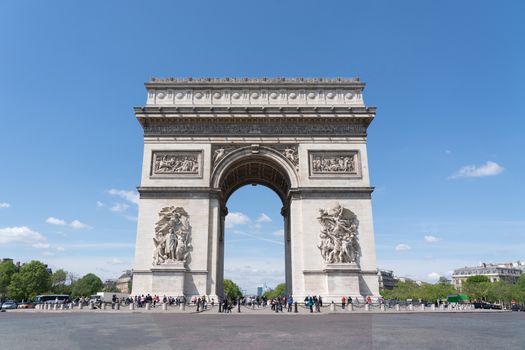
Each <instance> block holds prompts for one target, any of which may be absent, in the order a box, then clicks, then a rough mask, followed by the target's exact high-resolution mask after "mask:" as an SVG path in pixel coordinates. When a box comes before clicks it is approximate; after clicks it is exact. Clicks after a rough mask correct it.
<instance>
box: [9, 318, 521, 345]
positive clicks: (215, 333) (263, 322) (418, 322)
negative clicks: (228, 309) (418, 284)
mask: <svg viewBox="0 0 525 350" xmlns="http://www.w3.org/2000/svg"><path fill="white" fill-rule="evenodd" d="M524 327H525V313H516V312H514V313H511V312H501V313H500V312H495V313H412V314H406V313H400V314H394V313H390V314H378V313H374V314H362V313H361V314H343V313H336V314H326V313H324V314H316V315H309V314H299V315H289V314H286V313H285V314H279V315H269V314H266V315H261V314H260V315H253V314H235V313H233V314H216V313H213V314H212V313H202V314H195V313H188V314H181V313H161V312H152V313H129V312H128V313H122V312H121V313H119V312H117V313H108V312H104V313H102V312H98V313H96V312H55V313H53V312H5V313H0V344H1V346H0V348H1V349H2V350H19V349H20V350H21V349H39V350H46V349H68V350H75V349H94V350H95V349H127V350H132V349H141V350H142V349H155V350H164V349H166V350H183V349H193V350H194V349H210V350H211V349H214V350H215V349H216V350H221V349H228V350H233V349H251V350H256V349H302V350H306V349H323V350H328V349H476V350H481V349H523V347H524V344H525V334H524V333H523V329H524Z"/></svg>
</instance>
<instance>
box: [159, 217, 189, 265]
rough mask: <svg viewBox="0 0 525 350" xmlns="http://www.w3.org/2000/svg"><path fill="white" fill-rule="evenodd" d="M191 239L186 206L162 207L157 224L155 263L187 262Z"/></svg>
mask: <svg viewBox="0 0 525 350" xmlns="http://www.w3.org/2000/svg"><path fill="white" fill-rule="evenodd" d="M189 240H190V223H189V216H188V213H186V211H185V210H184V208H181V207H177V208H175V207H165V208H162V210H161V211H160V213H159V221H157V223H156V225H155V237H154V238H153V242H154V244H155V248H154V250H153V265H160V264H162V263H173V262H186V259H187V257H188V255H189V254H190V249H191V244H190V242H189Z"/></svg>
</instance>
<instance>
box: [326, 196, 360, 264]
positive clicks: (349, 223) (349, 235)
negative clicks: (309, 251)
mask: <svg viewBox="0 0 525 350" xmlns="http://www.w3.org/2000/svg"><path fill="white" fill-rule="evenodd" d="M319 214H320V215H319V217H318V218H317V220H319V223H320V224H321V227H322V228H321V234H320V237H321V244H320V245H319V246H318V248H319V250H320V251H321V255H322V257H323V259H324V261H325V262H326V263H327V264H338V263H356V264H359V256H360V248H359V240H358V231H357V228H358V226H359V221H358V220H357V217H356V215H355V214H354V213H352V212H351V211H350V210H348V209H345V208H344V207H343V206H342V205H340V204H336V205H334V207H332V208H330V209H327V210H325V209H319Z"/></svg>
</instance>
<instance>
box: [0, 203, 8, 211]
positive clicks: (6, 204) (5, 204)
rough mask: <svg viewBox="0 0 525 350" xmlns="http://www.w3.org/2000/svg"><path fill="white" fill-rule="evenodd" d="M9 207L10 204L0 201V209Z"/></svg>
mask: <svg viewBox="0 0 525 350" xmlns="http://www.w3.org/2000/svg"><path fill="white" fill-rule="evenodd" d="M9 207H11V204H9V203H6V202H0V209H2V208H9Z"/></svg>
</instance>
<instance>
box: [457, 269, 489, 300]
mask: <svg viewBox="0 0 525 350" xmlns="http://www.w3.org/2000/svg"><path fill="white" fill-rule="evenodd" d="M489 289H490V281H489V279H488V277H487V276H482V275H476V276H470V277H469V278H467V279H466V280H465V282H464V283H463V286H462V291H463V292H464V293H465V294H467V295H468V296H469V298H470V300H487V296H488V292H489Z"/></svg>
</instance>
